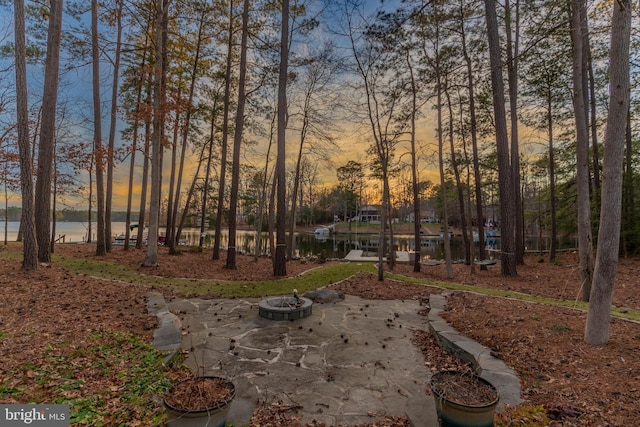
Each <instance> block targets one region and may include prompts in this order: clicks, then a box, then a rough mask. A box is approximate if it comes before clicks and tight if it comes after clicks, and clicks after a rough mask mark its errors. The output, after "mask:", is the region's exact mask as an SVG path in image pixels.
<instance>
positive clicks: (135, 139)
mask: <svg viewBox="0 0 640 427" xmlns="http://www.w3.org/2000/svg"><path fill="white" fill-rule="evenodd" d="M144 46H145V49H143V52H142V62H141V63H140V68H139V70H140V75H141V76H146V75H147V74H146V73H144V69H145V64H146V62H147V49H146V47H147V46H148V39H147V38H146V37H145V41H144ZM143 82H144V81H143V79H142V78H140V81H139V82H138V88H137V94H136V114H135V119H134V121H133V138H132V139H133V141H132V142H131V161H130V163H129V190H128V192H127V214H126V219H125V237H124V250H125V251H128V250H129V241H130V238H131V203H132V199H133V174H134V172H135V165H136V151H138V127H139V125H140V120H139V113H140V103H141V102H142V86H143ZM140 215H143V212H142V211H141V212H140V213H139V216H140ZM140 221H142V222H143V223H144V218H142V220H141V219H140V218H138V227H140V226H141V223H140Z"/></svg>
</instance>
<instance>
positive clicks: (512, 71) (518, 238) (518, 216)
mask: <svg viewBox="0 0 640 427" xmlns="http://www.w3.org/2000/svg"><path fill="white" fill-rule="evenodd" d="M510 1H511V0H506V2H505V25H506V31H505V32H506V35H507V79H508V82H509V107H510V108H509V117H510V119H511V167H512V170H513V172H512V175H511V177H512V180H513V198H514V201H515V203H514V215H515V218H514V219H515V221H514V232H515V254H516V263H517V264H520V265H522V264H524V214H523V206H522V191H521V189H520V141H519V138H518V58H519V55H520V53H519V52H518V50H519V42H520V1H519V0H516V5H515V15H516V16H515V28H514V30H515V38H512V35H511V33H512V28H511V22H512V18H511V7H510Z"/></svg>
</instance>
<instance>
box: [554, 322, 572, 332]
mask: <svg viewBox="0 0 640 427" xmlns="http://www.w3.org/2000/svg"><path fill="white" fill-rule="evenodd" d="M549 330H550V331H553V332H569V331H570V330H571V328H570V327H569V326H567V325H563V324H561V323H554V324H553V325H551V326H549Z"/></svg>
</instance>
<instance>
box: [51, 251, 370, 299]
mask: <svg viewBox="0 0 640 427" xmlns="http://www.w3.org/2000/svg"><path fill="white" fill-rule="evenodd" d="M55 261H56V262H57V263H59V264H60V265H62V266H63V267H64V268H65V269H67V270H68V271H69V272H71V273H75V274H84V275H87V276H91V277H99V278H103V279H108V280H117V281H121V282H126V283H140V284H146V285H150V286H156V287H161V288H167V289H172V290H174V291H176V292H178V293H180V294H183V295H185V296H196V295H216V296H220V297H225V298H230V297H236V298H248V297H261V296H265V295H283V294H290V293H293V290H294V289H297V290H298V292H299V293H303V292H306V291H308V290H312V289H317V288H319V287H323V286H327V285H330V284H332V283H335V282H338V281H340V280H344V279H346V278H347V277H350V276H352V275H354V274H355V273H357V272H360V271H374V270H373V266H372V265H371V264H369V263H353V262H343V263H334V264H327V265H323V266H321V267H318V268H314V269H312V270H310V271H307V272H306V273H304V274H301V275H299V276H296V277H291V278H284V279H271V280H260V281H226V280H199V279H184V278H167V277H159V276H153V275H146V274H140V273H139V272H138V271H136V270H134V269H132V268H131V267H129V266H123V265H121V264H117V263H111V262H105V261H98V260H86V259H80V258H73V257H56V259H55ZM149 271H150V272H152V271H153V270H152V269H150V270H149Z"/></svg>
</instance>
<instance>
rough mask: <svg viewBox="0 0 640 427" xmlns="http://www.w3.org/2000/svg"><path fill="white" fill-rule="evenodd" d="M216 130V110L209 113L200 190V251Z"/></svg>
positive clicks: (204, 228) (202, 241) (204, 230)
mask: <svg viewBox="0 0 640 427" xmlns="http://www.w3.org/2000/svg"><path fill="white" fill-rule="evenodd" d="M215 129H216V108H215V106H214V108H213V109H212V111H211V128H210V131H209V132H210V133H209V144H208V145H209V155H208V156H207V167H206V168H205V171H204V185H203V188H202V213H201V215H200V241H199V244H198V247H199V248H200V250H202V247H203V245H204V236H205V233H206V227H205V224H206V222H207V200H208V199H209V180H210V177H211V158H212V157H213V141H214V136H215Z"/></svg>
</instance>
